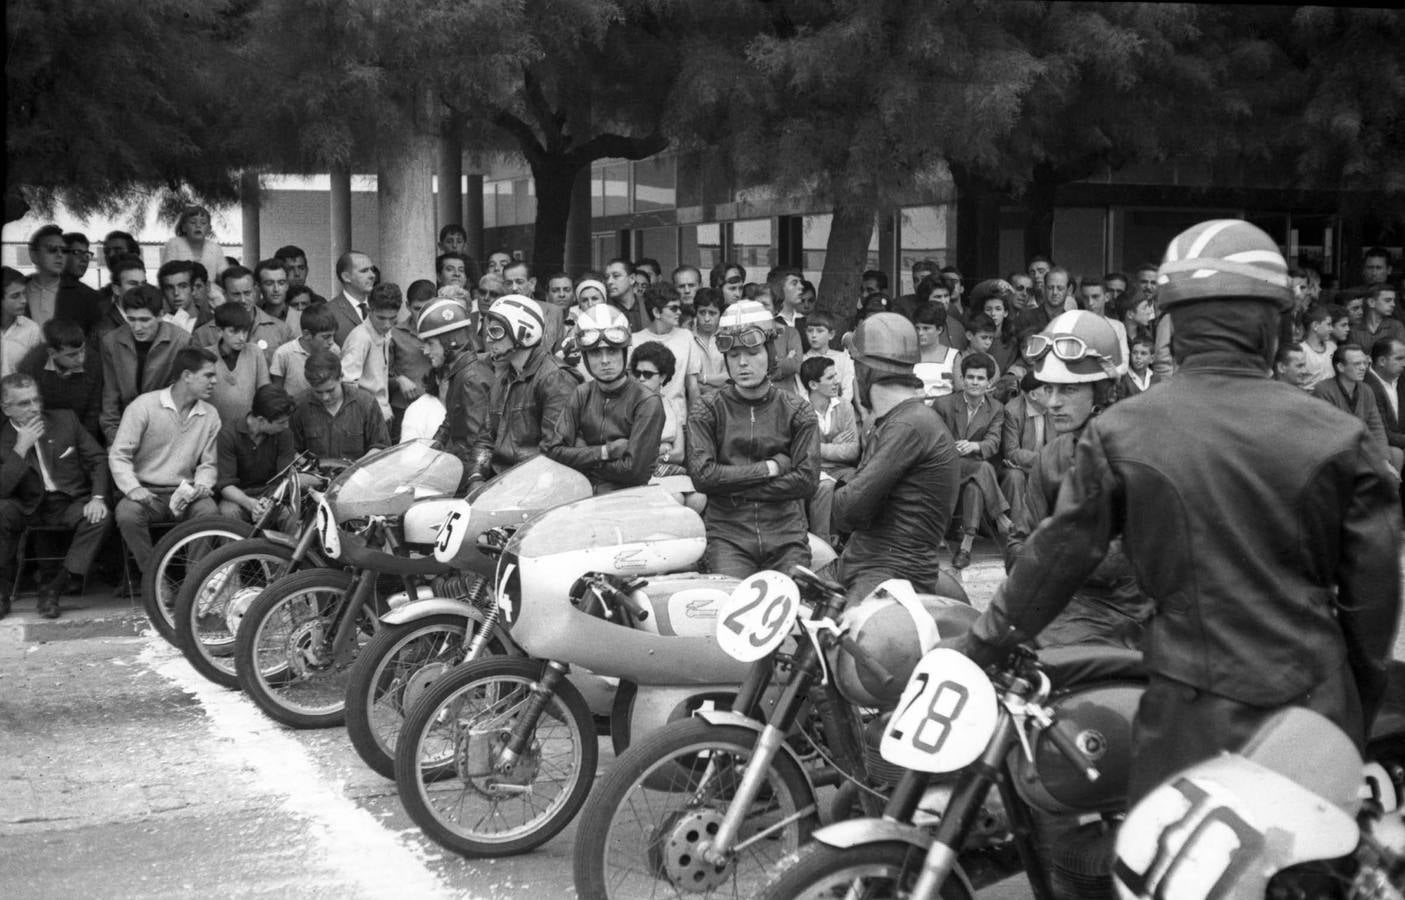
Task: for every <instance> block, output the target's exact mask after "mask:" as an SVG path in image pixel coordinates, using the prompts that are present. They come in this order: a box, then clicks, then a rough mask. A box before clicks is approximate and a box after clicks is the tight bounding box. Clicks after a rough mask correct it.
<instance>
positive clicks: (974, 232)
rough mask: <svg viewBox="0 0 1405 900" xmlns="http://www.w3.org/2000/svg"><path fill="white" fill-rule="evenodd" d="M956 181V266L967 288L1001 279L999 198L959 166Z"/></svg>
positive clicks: (981, 181) (953, 171)
mask: <svg viewBox="0 0 1405 900" xmlns="http://www.w3.org/2000/svg"><path fill="white" fill-rule="evenodd" d="M951 174H952V179H953V180H954V181H955V182H956V259H955V263H956V267H957V268H958V269H960V270H961V274H962V276H963V277H964V279H965V283H966V285H967V286H971V285H975V284H978V283H979V282H981V281H983V280H985V279H986V278H997V277H1004V276H1003V273H1001V272H1000V271H999V269H1000V195H999V194H998V193H997V192H996V191H995V190H994V188H992V186H991V185H990V184H988V183H987V182H985V181H984V180H982V179H980V178H977V177H975V176H974V175H971V174H970V173H969V172H967V171H966V170H965V169H964V168H962V167H960V166H952V167H951Z"/></svg>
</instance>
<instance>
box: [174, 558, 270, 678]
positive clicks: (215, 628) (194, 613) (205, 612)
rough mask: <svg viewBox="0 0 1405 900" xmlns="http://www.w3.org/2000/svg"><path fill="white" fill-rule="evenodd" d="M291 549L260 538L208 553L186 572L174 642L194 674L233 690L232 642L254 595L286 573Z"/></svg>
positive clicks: (177, 609) (178, 600) (178, 601)
mask: <svg viewBox="0 0 1405 900" xmlns="http://www.w3.org/2000/svg"><path fill="white" fill-rule="evenodd" d="M292 556H293V551H292V550H290V549H288V548H287V547H285V546H283V545H282V544H276V543H274V542H273V541H269V540H265V539H264V538H248V539H246V540H242V541H234V542H233V543H229V544H225V545H224V546H222V547H220V548H218V549H216V550H212V551H210V553H209V554H207V555H206V556H205V557H204V558H203V559H201V560H200V562H199V563H198V564H197V565H196V566H195V567H194V568H192V569H191V570H190V574H189V575H188V576H187V577H186V579H185V583H184V584H182V585H181V588H180V594H179V595H178V596H177V597H176V642H177V644H178V645H179V646H180V648H181V652H182V653H184V654H185V658H186V659H187V660H188V661H189V662H190V664H191V666H193V667H194V668H195V671H197V672H199V673H200V674H201V675H204V676H205V677H206V678H208V679H210V680H211V681H213V682H214V683H215V684H218V685H220V686H222V687H227V688H236V689H237V688H238V687H239V677H238V675H237V674H236V673H235V671H234V639H235V635H237V634H238V633H239V623H240V621H241V620H242V619H243V618H244V615H245V614H246V613H248V611H249V607H250V606H252V605H253V602H254V601H255V600H256V599H258V596H259V594H261V593H263V591H264V589H265V588H267V587H269V586H270V585H271V584H273V582H275V581H277V580H278V579H279V578H282V577H283V576H284V575H286V574H287V573H288V567H289V565H290V563H291V560H292Z"/></svg>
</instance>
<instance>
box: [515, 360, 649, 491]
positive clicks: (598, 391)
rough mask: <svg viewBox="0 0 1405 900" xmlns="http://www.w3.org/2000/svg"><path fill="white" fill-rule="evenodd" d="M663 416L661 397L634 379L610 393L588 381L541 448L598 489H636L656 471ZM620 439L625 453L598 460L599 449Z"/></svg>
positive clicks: (629, 379)
mask: <svg viewBox="0 0 1405 900" xmlns="http://www.w3.org/2000/svg"><path fill="white" fill-rule="evenodd" d="M663 420H664V410H663V398H661V397H660V396H659V394H658V392H657V391H655V390H653V389H651V388H648V387H645V386H644V385H643V384H642V383H641V382H639V381H638V380H636V379H634V378H626V379H625V380H624V382H623V384H621V386H620V387H619V388H618V389H616V390H614V391H607V390H605V388H604V387H602V386H601V384H600V382H598V381H591V382H588V383H586V384H582V385H580V386H578V387H577V388H576V390H575V393H574V394H573V395H572V396H571V402H570V403H567V404H566V408H565V409H564V410H562V411H561V418H559V419H557V420H556V430H555V431H554V432H552V433H551V434H549V435H547V436H546V437H545V438H544V439H543V440H542V443H541V451H542V453H544V454H546V455H547V456H548V457H550V458H551V459H554V460H556V461H557V462H559V463H561V464H562V465H564V466H570V467H571V468H573V469H578V470H579V471H581V472H584V473H585V475H586V477H587V478H589V479H590V481H591V483H592V484H594V485H596V486H597V487H598V486H600V484H601V483H602V482H603V483H605V484H609V485H612V486H615V487H637V486H638V485H641V484H648V482H649V478H650V477H651V476H652V475H653V474H654V468H655V466H656V464H657V462H658V458H659V440H660V436H661V435H662V434H663ZM621 438H625V439H628V441H629V449H627V450H626V451H625V454H624V456H622V457H620V458H619V459H602V458H601V456H600V449H601V447H603V446H604V445H606V444H608V443H610V442H611V441H615V440H619V439H621Z"/></svg>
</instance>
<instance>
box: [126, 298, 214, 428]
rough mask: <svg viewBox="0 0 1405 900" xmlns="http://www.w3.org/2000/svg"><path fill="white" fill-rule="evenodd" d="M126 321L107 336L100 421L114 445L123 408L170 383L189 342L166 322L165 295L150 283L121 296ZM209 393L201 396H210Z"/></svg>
mask: <svg viewBox="0 0 1405 900" xmlns="http://www.w3.org/2000/svg"><path fill="white" fill-rule="evenodd" d="M121 304H122V312H123V314H124V315H125V316H126V319H127V323H126V325H124V326H123V327H121V328H116V329H113V330H111V331H109V332H107V334H105V335H103V338H102V341H101V345H100V346H101V352H102V413H101V415H100V416H99V422H100V424H101V425H102V432H103V435H104V436H105V438H106V443H107V444H108V445H109V446H110V445H111V444H112V440H113V438H114V437H115V436H116V434H117V426H118V425H119V424H121V422H122V416H123V410H124V409H126V407H127V405H128V404H129V403H131V402H132V401H133V400H135V399H137V396H138V395H140V394H143V393H146V392H147V391H157V390H160V389H161V388H163V387H165V386H166V385H168V384H170V383H171V379H172V377H173V370H172V367H173V366H174V364H175V360H176V356H177V355H178V354H179V353H180V351H181V350H183V349H184V348H185V347H186V345H187V344H189V343H190V335H188V334H186V333H185V332H184V331H181V330H180V329H179V328H177V327H176V326H175V325H172V324H171V323H170V322H163V321H161V316H162V314H163V313H162V310H163V309H164V306H163V304H164V300H163V299H162V297H161V292H160V291H159V290H157V289H156V288H154V287H152V286H151V285H149V284H139V285H136V286H134V287H133V288H132V289H131V290H129V291H127V292H126V293H125V294H123V295H122V300H121ZM208 396H209V395H208V393H207V394H205V395H204V396H202V397H201V400H202V401H203V400H205V399H207V398H208Z"/></svg>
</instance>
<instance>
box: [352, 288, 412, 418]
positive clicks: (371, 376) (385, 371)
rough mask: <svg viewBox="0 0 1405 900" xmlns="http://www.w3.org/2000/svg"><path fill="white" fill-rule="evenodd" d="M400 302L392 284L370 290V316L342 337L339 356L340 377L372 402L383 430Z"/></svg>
mask: <svg viewBox="0 0 1405 900" xmlns="http://www.w3.org/2000/svg"><path fill="white" fill-rule="evenodd" d="M403 302H404V298H403V297H402V295H401V293H400V286H399V285H398V284H395V283H394V282H390V281H387V282H382V283H381V284H378V285H376V286H375V287H373V288H371V299H370V307H371V309H370V312H369V313H368V314H367V316H366V320H365V321H364V322H362V323H361V324H360V325H357V326H356V327H355V328H353V329H351V333H350V334H348V335H347V336H346V344H345V346H343V347H342V354H341V364H342V377H343V378H344V379H345V380H346V382H347V383H348V384H355V385H358V386H360V387H361V388H363V389H364V390H366V391H367V392H368V393H369V394H370V395H371V396H373V397H375V398H376V404H377V405H379V406H380V410H381V415H382V416H383V417H384V418H385V421H386V425H387V427H388V426H389V424H390V420H391V419H392V418H394V413H393V412H392V411H391V408H390V330H391V329H392V328H394V327H395V320H396V319H398V318H399V317H400V307H401V305H402V304H403Z"/></svg>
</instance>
